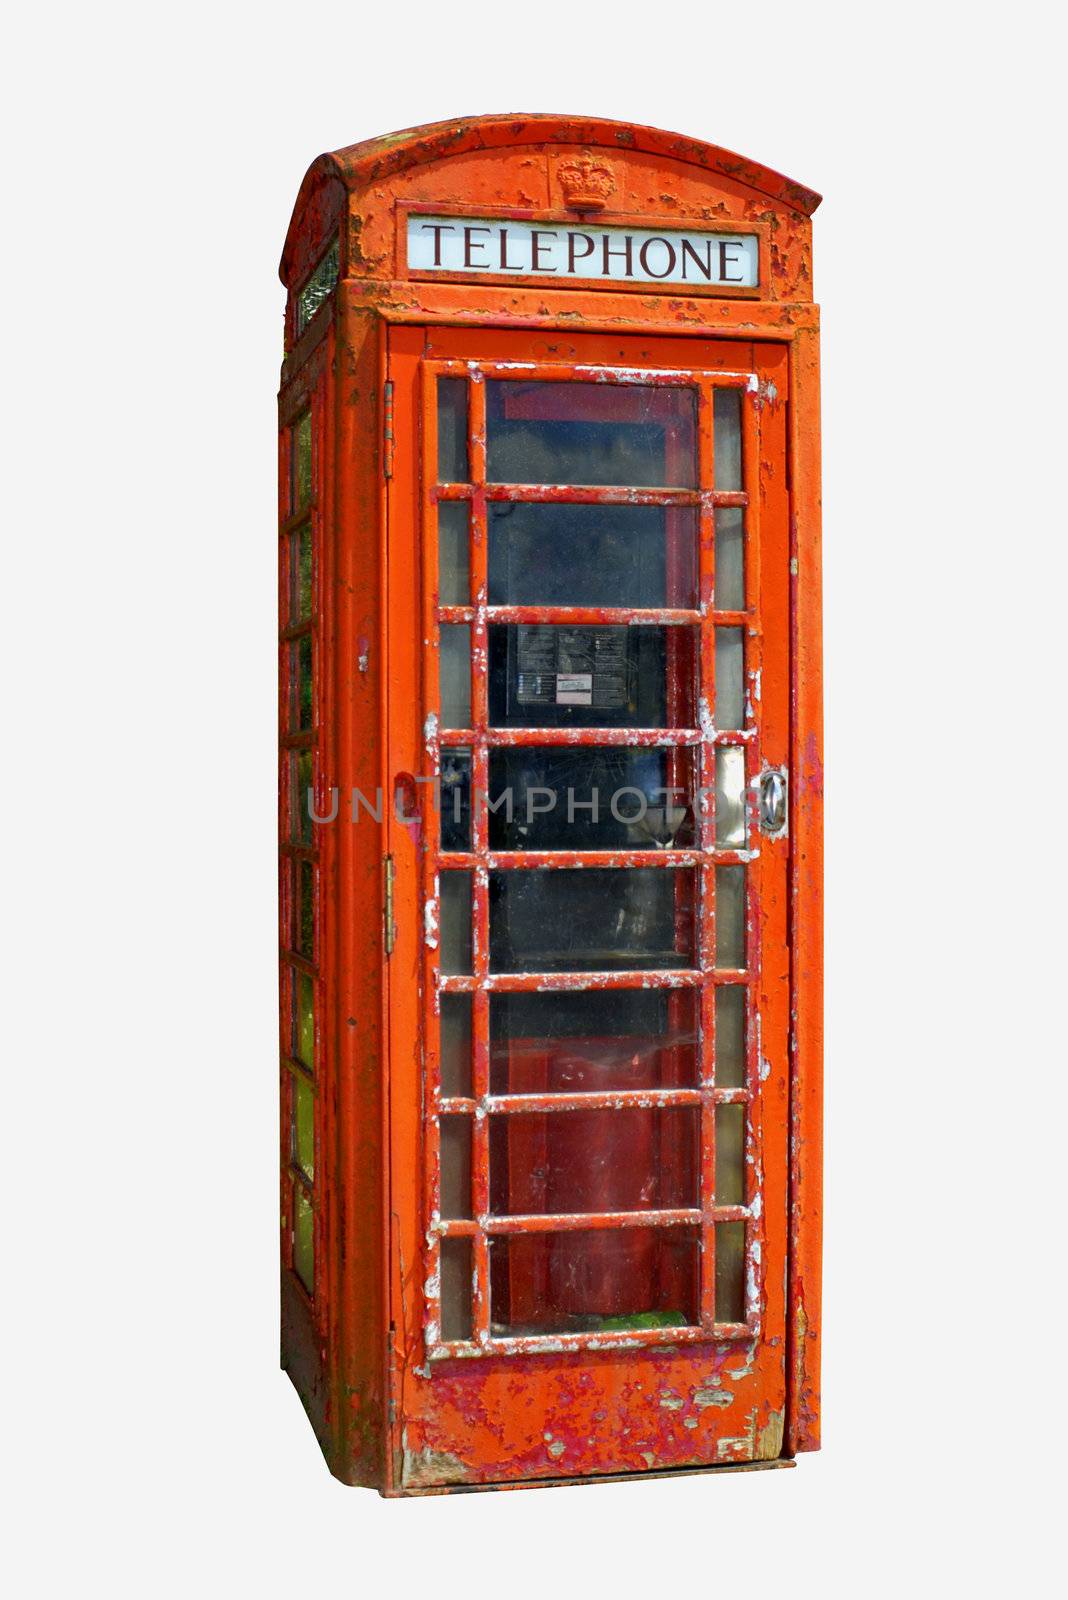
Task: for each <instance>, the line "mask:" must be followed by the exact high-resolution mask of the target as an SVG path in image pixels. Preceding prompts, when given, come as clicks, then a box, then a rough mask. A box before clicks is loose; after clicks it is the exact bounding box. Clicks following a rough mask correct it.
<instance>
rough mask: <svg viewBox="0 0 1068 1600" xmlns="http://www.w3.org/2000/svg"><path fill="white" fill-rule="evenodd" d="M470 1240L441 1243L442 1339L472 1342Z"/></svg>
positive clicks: (447, 1240)
mask: <svg viewBox="0 0 1068 1600" xmlns="http://www.w3.org/2000/svg"><path fill="white" fill-rule="evenodd" d="M473 1286H474V1284H473V1271H472V1262H471V1241H470V1239H442V1241H441V1337H442V1338H443V1339H470V1337H471V1332H472V1328H473V1325H474V1322H473V1309H472V1299H473Z"/></svg>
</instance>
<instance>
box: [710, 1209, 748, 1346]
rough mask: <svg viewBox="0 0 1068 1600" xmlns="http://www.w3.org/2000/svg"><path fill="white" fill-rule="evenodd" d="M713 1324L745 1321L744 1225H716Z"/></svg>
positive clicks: (724, 1223)
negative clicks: (714, 1321) (714, 1320)
mask: <svg viewBox="0 0 1068 1600" xmlns="http://www.w3.org/2000/svg"><path fill="white" fill-rule="evenodd" d="M716 1321H717V1322H744V1321H745V1223H744V1222H717V1223H716Z"/></svg>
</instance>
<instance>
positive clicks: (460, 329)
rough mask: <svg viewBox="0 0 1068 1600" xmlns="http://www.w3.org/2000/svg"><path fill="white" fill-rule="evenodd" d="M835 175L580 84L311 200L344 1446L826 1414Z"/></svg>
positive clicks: (302, 1030) (405, 1451)
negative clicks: (825, 794) (823, 643)
mask: <svg viewBox="0 0 1068 1600" xmlns="http://www.w3.org/2000/svg"><path fill="white" fill-rule="evenodd" d="M817 203H818V197H817V196H816V195H814V194H812V193H811V192H810V191H808V190H805V189H803V188H801V187H800V186H798V185H796V184H793V183H791V182H789V181H788V180H786V179H784V178H781V177H779V176H778V175H777V174H775V173H772V172H770V171H768V170H767V169H764V168H761V167H758V166H755V165H754V164H752V163H749V162H745V161H742V160H741V159H740V158H737V157H734V156H731V155H729V154H728V153H727V152H723V151H720V150H717V149H716V148H715V147H713V146H709V145H702V144H698V143H696V142H695V141H693V140H687V139H682V138H680V137H679V136H676V135H670V134H665V133H659V132H657V131H655V130H651V129H643V128H639V127H628V126H624V125H621V124H614V123H606V122H597V121H579V120H576V119H566V118H556V117H517V118H484V119H477V120H474V121H472V122H469V123H459V124H448V125H439V126H436V127H432V128H425V129H419V130H413V131H412V132H410V133H407V134H402V135H393V136H390V137H389V138H387V139H383V140H372V141H369V142H368V143H367V144H364V145H356V146H353V147H351V148H350V149H348V150H344V151H339V152H337V153H335V154H334V155H331V156H325V157H321V158H320V159H319V160H318V161H317V162H316V163H315V164H314V165H313V166H312V168H311V169H310V171H309V173H308V176H307V177H306V179H305V182H304V184H303V186H302V189H301V193H300V196H299V197H298V201H297V206H296V209H295V212H294V218H293V222H292V224H291V228H290V233H289V237H288V239H287V243H286V251H285V255H284V256H283V264H282V275H283V279H284V281H285V282H286V284H287V288H288V290H289V300H288V306H287V342H286V357H285V363H284V366H283V379H282V390H281V436H280V437H281V457H280V460H281V484H282V489H281V505H280V518H281V547H280V548H281V558H280V572H281V595H282V616H281V708H282V718H281V722H282V726H281V785H280V796H281V885H282V893H281V911H280V916H281V997H282V1017H281V1049H282V1072H281V1083H282V1148H281V1179H282V1182H281V1196H282V1202H281V1209H282V1261H283V1273H282V1322H283V1325H282V1339H283V1364H284V1365H285V1366H286V1368H287V1370H288V1371H289V1373H290V1375H291V1377H292V1378H293V1381H294V1383H295V1385H296V1387H297V1389H298V1392H299V1393H300V1395H301V1398H302V1400H303V1401H304V1404H305V1406H306V1407H307V1409H308V1412H309V1415H310V1417H311V1420H312V1422H313V1424H314V1426H315V1428H316V1431H317V1433H318V1435H319V1438H320V1441H321V1443H322V1445H323V1449H324V1452H325V1454H326V1456H327V1460H328V1462H329V1464H330V1466H331V1469H332V1470H333V1471H334V1472H335V1473H336V1474H337V1475H338V1476H339V1477H341V1478H343V1479H344V1480H346V1481H349V1482H355V1483H365V1484H370V1485H373V1486H375V1487H378V1488H379V1489H380V1490H381V1491H382V1492H384V1493H387V1494H410V1493H422V1492H440V1491H447V1490H450V1489H456V1488H460V1487H464V1488H470V1487H492V1486H495V1485H505V1484H513V1485H518V1484H524V1483H538V1482H545V1481H560V1480H566V1479H572V1480H578V1479H585V1478H591V1477H606V1476H617V1475H644V1474H655V1473H663V1472H671V1471H684V1470H685V1471H694V1470H705V1469H710V1468H717V1467H731V1466H742V1465H776V1464H777V1465H788V1464H790V1462H791V1461H792V1460H793V1458H794V1456H795V1454H796V1453H797V1452H799V1451H803V1450H806V1449H813V1448H816V1447H817V1445H818V1405H819V1396H818V1375H819V1326H820V1324H819V1215H820V1115H819V1108H820V1098H819V1096H820V1039H821V1023H820V934H819V929H820V878H819V873H820V859H821V839H820V800H821V769H820V698H819V676H818V668H819V529H818V404H817V387H816V385H817V367H816V359H817V358H816V351H817V317H816V310H815V307H814V306H813V304H812V301H811V297H810V295H811V237H810V235H811V225H810V222H809V216H810V214H811V212H812V211H813V210H814V209H815V206H816V205H817Z"/></svg>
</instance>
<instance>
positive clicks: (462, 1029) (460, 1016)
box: [441, 994, 471, 1095]
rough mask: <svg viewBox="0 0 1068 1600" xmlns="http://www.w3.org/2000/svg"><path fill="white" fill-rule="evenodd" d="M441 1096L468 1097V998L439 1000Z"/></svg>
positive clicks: (449, 995) (444, 998)
mask: <svg viewBox="0 0 1068 1600" xmlns="http://www.w3.org/2000/svg"><path fill="white" fill-rule="evenodd" d="M441 1092H442V1094H449V1095H452V1094H457V1095H469V1094H470V1093H471V996H470V995H469V994H443V995H442V996H441Z"/></svg>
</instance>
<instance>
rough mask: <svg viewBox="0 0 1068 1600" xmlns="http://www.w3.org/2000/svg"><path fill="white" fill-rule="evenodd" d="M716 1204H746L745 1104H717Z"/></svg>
mask: <svg viewBox="0 0 1068 1600" xmlns="http://www.w3.org/2000/svg"><path fill="white" fill-rule="evenodd" d="M716 1204H717V1205H718V1206H744V1205H745V1107H744V1106H717V1107H716Z"/></svg>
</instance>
